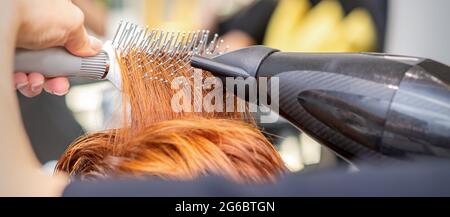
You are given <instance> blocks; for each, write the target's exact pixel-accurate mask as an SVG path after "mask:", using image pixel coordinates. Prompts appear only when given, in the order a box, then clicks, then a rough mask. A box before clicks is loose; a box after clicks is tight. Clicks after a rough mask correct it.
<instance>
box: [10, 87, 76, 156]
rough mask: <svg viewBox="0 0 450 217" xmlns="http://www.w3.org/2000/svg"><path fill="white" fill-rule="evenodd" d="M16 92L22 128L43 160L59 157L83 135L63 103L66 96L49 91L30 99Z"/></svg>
mask: <svg viewBox="0 0 450 217" xmlns="http://www.w3.org/2000/svg"><path fill="white" fill-rule="evenodd" d="M44 92H45V91H44ZM17 95H18V99H19V104H20V110H21V114H22V120H23V123H24V126H25V130H26V131H27V134H28V137H29V138H30V140H31V144H32V146H33V149H34V151H35V153H36V155H37V157H38V159H39V160H40V161H41V162H42V163H45V162H47V161H49V160H57V159H59V157H60V156H61V154H62V153H63V152H64V151H65V150H66V148H67V146H68V145H69V144H70V143H72V141H74V140H75V139H76V138H77V137H79V136H80V135H82V134H83V130H82V128H81V126H80V125H79V124H78V122H77V121H76V120H75V119H74V117H73V115H72V113H71V111H70V110H69V109H68V108H67V106H66V103H65V97H60V96H53V95H50V94H48V93H42V94H40V95H39V96H36V97H33V98H27V97H25V96H23V95H22V94H20V93H18V94H17Z"/></svg>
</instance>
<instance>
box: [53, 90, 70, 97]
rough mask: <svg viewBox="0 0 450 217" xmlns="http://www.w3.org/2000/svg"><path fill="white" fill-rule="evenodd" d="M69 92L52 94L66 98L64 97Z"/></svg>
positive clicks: (54, 92)
mask: <svg viewBox="0 0 450 217" xmlns="http://www.w3.org/2000/svg"><path fill="white" fill-rule="evenodd" d="M67 92H68V91H65V92H56V91H52V94H53V95H57V96H64V95H66V94H67Z"/></svg>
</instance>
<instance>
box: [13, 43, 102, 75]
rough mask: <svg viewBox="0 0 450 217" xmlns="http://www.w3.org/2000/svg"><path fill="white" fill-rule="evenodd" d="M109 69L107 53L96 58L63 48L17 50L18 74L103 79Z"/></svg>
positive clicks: (16, 66)
mask: <svg viewBox="0 0 450 217" xmlns="http://www.w3.org/2000/svg"><path fill="white" fill-rule="evenodd" d="M108 69H109V58H108V54H107V53H106V52H105V51H101V52H100V53H98V54H97V55H95V56H91V57H78V56H75V55H73V54H71V53H69V52H68V51H67V50H66V49H65V48H63V47H55V48H47V49H42V50H27V49H16V53H15V58H14V70H15V71H16V72H26V73H30V72H39V73H41V74H43V75H44V76H45V77H48V78H51V77H85V78H90V79H96V80H97V79H102V78H104V76H105V75H106V73H107V71H108Z"/></svg>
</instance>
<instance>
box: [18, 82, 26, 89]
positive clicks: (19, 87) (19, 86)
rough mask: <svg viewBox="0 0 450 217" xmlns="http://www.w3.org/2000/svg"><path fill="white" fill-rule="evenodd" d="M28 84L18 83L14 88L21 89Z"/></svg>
mask: <svg viewBox="0 0 450 217" xmlns="http://www.w3.org/2000/svg"><path fill="white" fill-rule="evenodd" d="M27 85H28V82H23V83H19V84H17V85H16V89H22V88H24V87H26V86H27Z"/></svg>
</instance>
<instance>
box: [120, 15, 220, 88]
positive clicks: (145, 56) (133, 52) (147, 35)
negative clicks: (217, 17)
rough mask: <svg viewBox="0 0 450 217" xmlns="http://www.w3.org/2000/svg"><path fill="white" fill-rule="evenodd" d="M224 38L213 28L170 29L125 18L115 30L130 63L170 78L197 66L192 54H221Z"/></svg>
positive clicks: (150, 73)
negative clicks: (182, 30)
mask: <svg viewBox="0 0 450 217" xmlns="http://www.w3.org/2000/svg"><path fill="white" fill-rule="evenodd" d="M222 44H223V40H220V39H219V36H218V35H217V34H214V36H213V37H212V39H210V32H209V30H198V31H191V32H167V31H164V30H158V29H153V30H150V29H149V28H148V27H141V26H139V25H136V24H133V23H130V22H123V21H121V22H120V23H119V26H118V28H117V30H116V33H115V34H114V38H113V40H112V46H113V47H114V49H115V50H116V52H117V55H118V57H119V58H121V59H127V60H128V62H127V65H128V67H129V68H130V69H131V68H134V67H139V68H142V69H143V70H144V69H145V70H144V71H143V75H142V76H143V78H146V79H149V80H160V81H162V82H168V81H169V79H168V78H170V77H173V76H174V75H176V74H177V72H178V71H179V70H193V68H192V67H191V66H190V62H189V61H190V57H192V56H193V55H207V56H213V55H218V54H221V53H222V52H221V45H222Z"/></svg>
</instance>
